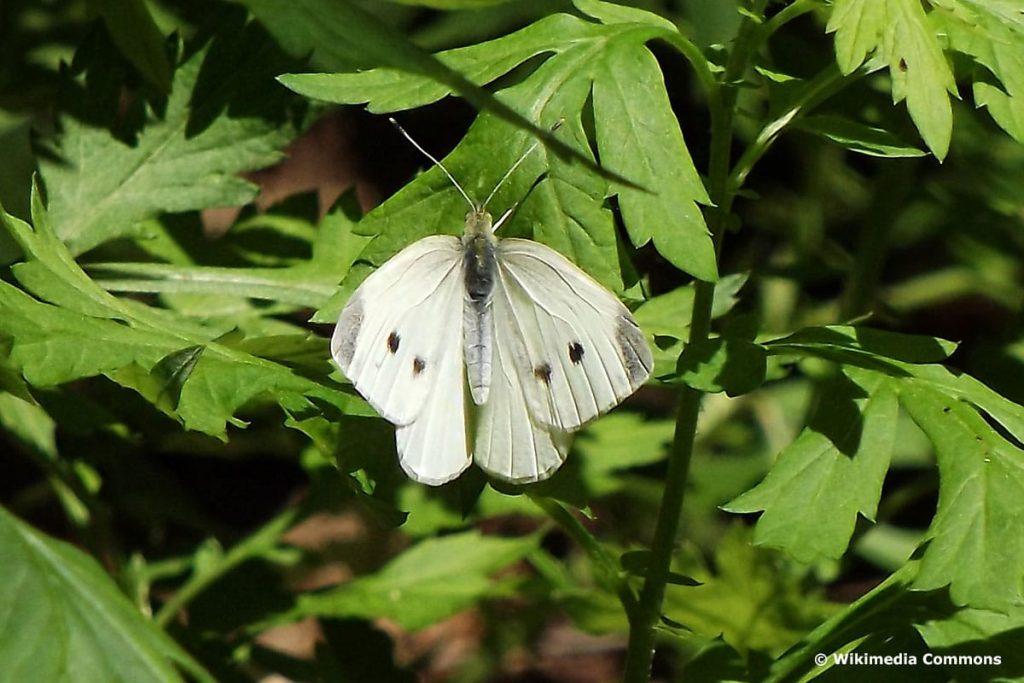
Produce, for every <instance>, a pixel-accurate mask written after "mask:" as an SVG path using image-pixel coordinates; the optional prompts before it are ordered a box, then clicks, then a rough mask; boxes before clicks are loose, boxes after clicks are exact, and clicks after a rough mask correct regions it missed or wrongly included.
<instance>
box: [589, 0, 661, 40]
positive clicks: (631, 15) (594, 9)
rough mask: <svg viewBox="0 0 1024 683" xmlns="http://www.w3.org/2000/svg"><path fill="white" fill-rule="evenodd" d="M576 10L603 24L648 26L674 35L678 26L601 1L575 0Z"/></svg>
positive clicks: (642, 11)
mask: <svg viewBox="0 0 1024 683" xmlns="http://www.w3.org/2000/svg"><path fill="white" fill-rule="evenodd" d="M572 4H573V5H574V6H575V7H576V9H578V10H579V11H580V12H583V13H584V14H586V15H587V16H589V17H593V18H594V19H597V20H599V21H600V22H601V23H603V24H647V25H649V26H655V27H657V28H660V29H664V30H666V31H671V32H673V33H675V32H677V31H678V29H677V28H676V25H675V24H673V23H672V22H671V21H669V20H668V19H666V18H664V17H662V16H659V15H657V14H655V13H654V12H648V11H647V10H643V9H639V8H637V7H626V6H623V5H618V4H615V3H614V2H602V1H601V0H573V3H572Z"/></svg>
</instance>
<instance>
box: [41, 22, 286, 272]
mask: <svg viewBox="0 0 1024 683" xmlns="http://www.w3.org/2000/svg"><path fill="white" fill-rule="evenodd" d="M225 34H226V35H228V36H230V38H223V37H222V38H218V39H216V40H214V42H213V44H211V45H207V46H205V47H203V48H202V49H199V50H197V51H194V52H190V53H188V55H189V56H188V57H187V58H186V59H185V61H184V62H183V63H182V64H181V65H180V66H179V67H178V69H177V70H176V71H175V73H174V80H173V83H172V87H171V95H170V97H169V99H168V100H167V102H166V106H165V107H163V108H162V109H161V110H160V111H159V112H157V111H154V110H152V109H147V110H146V111H144V112H140V115H141V116H144V118H145V125H144V126H143V127H142V129H141V130H140V131H139V132H138V133H137V135H134V136H133V139H132V140H131V142H130V143H129V142H125V141H124V140H122V139H119V138H116V137H114V136H113V135H112V134H111V132H110V131H109V130H107V129H106V128H98V127H95V124H91V123H88V122H86V121H85V120H81V119H79V118H74V117H73V116H72V115H71V114H70V113H68V112H65V113H63V114H62V115H61V116H60V117H59V121H60V126H61V133H60V135H59V136H58V137H57V138H56V139H55V140H54V141H53V142H54V148H55V149H54V157H52V158H51V157H49V156H45V157H42V158H41V160H40V171H41V173H42V176H43V179H44V181H45V183H46V188H47V196H48V198H49V203H50V214H51V218H52V220H53V224H54V226H55V229H56V232H57V234H58V235H59V236H60V237H61V239H63V240H64V241H66V242H67V243H68V244H69V246H70V249H71V251H72V253H75V254H77V253H82V252H84V251H87V250H89V249H91V248H92V247H95V246H96V245H98V244H101V243H103V242H106V241H108V240H111V239H115V238H118V237H123V236H126V235H131V234H135V233H136V232H137V224H138V223H139V222H140V221H142V220H144V219H146V218H149V217H151V216H154V215H156V214H157V213H160V212H180V211H189V210H195V209H203V208H207V207H212V206H238V205H240V204H244V203H246V202H248V201H250V200H251V199H252V198H253V197H255V195H256V191H257V188H256V186H255V185H254V184H252V183H251V182H249V181H247V180H245V179H244V178H242V177H241V176H240V174H241V173H242V172H244V171H250V170H254V169H258V168H262V167H264V166H268V165H270V164H272V163H274V162H275V161H278V160H280V159H281V158H282V154H281V151H280V148H281V147H282V146H283V145H284V143H285V142H287V141H288V140H289V139H290V138H291V137H292V135H293V134H294V132H293V130H292V128H291V127H290V126H289V125H287V124H286V123H284V122H283V121H282V120H281V119H282V118H283V111H284V109H283V102H284V100H285V96H286V93H284V92H280V91H279V92H275V91H274V89H273V88H272V87H268V85H269V83H268V79H269V78H270V74H272V73H278V72H280V70H281V69H283V68H285V62H284V60H282V58H281V57H280V56H275V54H274V48H273V45H272V43H271V41H270V38H269V37H268V36H267V35H266V34H264V33H263V32H262V31H261V30H260V29H259V27H258V26H256V25H254V24H250V25H248V26H245V27H242V26H239V27H238V28H237V30H236V31H234V32H232V31H225ZM243 67H244V68H243ZM107 68H108V66H107V65H105V64H103V63H98V64H93V65H92V66H91V69H92V71H102V70H104V69H107ZM102 95H103V93H102V89H101V88H100V87H99V86H96V87H92V88H91V89H90V86H87V87H86V91H85V95H84V97H85V99H86V101H87V102H88V101H90V100H96V99H99V98H101V96H102ZM75 97H79V98H81V97H83V95H81V94H80V93H76V94H75ZM197 103H202V104H201V105H198V104H197ZM114 104H115V105H116V104H117V101H116V100H115V101H114ZM139 106H140V107H142V106H144V104H143V103H142V102H139ZM97 115H98V116H102V117H104V118H105V120H106V121H109V123H110V125H113V124H114V122H115V121H116V120H117V116H118V115H119V113H118V111H117V109H116V107H111V106H106V107H104V108H103V110H102V111H101V112H99V113H98V114H97Z"/></svg>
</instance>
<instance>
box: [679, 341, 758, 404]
mask: <svg viewBox="0 0 1024 683" xmlns="http://www.w3.org/2000/svg"><path fill="white" fill-rule="evenodd" d="M767 369H768V363H767V353H766V352H765V349H764V347H763V346H761V345H760V344H755V343H753V342H750V341H747V340H745V339H734V338H731V337H716V338H714V339H705V340H703V341H700V342H697V343H691V344H687V345H686V347H685V348H684V349H683V353H682V354H681V355H680V356H679V362H678V363H677V364H676V376H675V378H674V379H675V380H677V381H680V382H683V383H684V384H687V385H689V386H691V387H693V388H694V389H697V390H698V391H705V392H711V393H715V392H719V391H724V392H725V393H726V394H728V395H729V396H739V395H741V394H746V393H748V392H750V391H753V390H754V389H756V388H757V387H759V386H761V383H762V382H764V376H765V372H766V371H767Z"/></svg>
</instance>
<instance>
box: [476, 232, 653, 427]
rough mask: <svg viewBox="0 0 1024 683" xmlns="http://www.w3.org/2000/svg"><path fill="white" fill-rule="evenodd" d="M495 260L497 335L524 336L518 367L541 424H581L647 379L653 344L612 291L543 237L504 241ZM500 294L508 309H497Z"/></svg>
mask: <svg viewBox="0 0 1024 683" xmlns="http://www.w3.org/2000/svg"><path fill="white" fill-rule="evenodd" d="M497 260H498V266H499V268H498V271H499V280H500V285H501V286H500V288H496V290H495V299H496V302H495V306H496V308H495V333H494V334H495V337H496V338H498V339H502V338H505V337H516V338H519V339H521V340H522V346H523V349H524V353H525V355H526V357H525V358H524V359H521V360H520V361H519V362H517V370H518V372H519V375H520V378H521V384H522V390H523V392H524V398H525V401H526V403H527V404H528V405H529V406H530V410H531V413H532V415H533V417H534V418H535V419H536V420H537V421H538V422H539V423H540V424H542V425H545V426H547V427H549V428H553V429H555V430H561V431H573V430H576V429H578V428H579V427H581V426H582V425H584V424H586V423H587V422H589V421H590V420H592V419H594V418H595V417H597V416H598V415H600V414H601V413H603V412H605V411H607V410H609V409H610V408H612V407H613V406H615V405H617V404H618V403H620V402H621V401H622V400H623V399H625V398H626V397H627V396H629V395H630V394H632V393H633V392H634V391H636V389H637V388H639V387H640V385H642V384H643V383H644V382H645V381H646V380H647V378H648V377H649V376H650V372H651V367H652V365H653V361H652V357H651V351H650V348H649V347H648V346H647V343H646V341H645V340H644V338H643V335H642V333H641V332H640V330H639V328H638V327H637V325H636V322H635V321H634V320H633V317H632V315H631V314H630V313H629V310H628V309H627V308H626V307H625V306H623V305H622V303H621V302H620V301H619V300H618V299H617V298H616V297H615V296H614V295H613V294H612V293H611V292H609V291H608V290H607V289H605V288H604V287H602V286H601V285H599V284H597V283H596V282H595V281H594V280H593V279H591V277H590V276H589V275H587V274H586V273H584V272H583V271H582V270H580V269H579V268H578V267H576V266H575V265H574V264H572V263H571V262H570V261H569V260H568V259H566V258H565V257H564V256H562V255H561V254H559V253H558V252H556V251H554V250H552V249H550V248H548V247H546V246H544V245H542V244H539V243H537V242H530V241H527V240H519V239H505V240H501V241H499V243H498V246H497ZM499 290H500V291H499ZM499 293H500V294H503V295H504V299H505V301H506V303H505V304H504V305H505V306H506V307H507V309H508V311H509V314H508V315H498V314H497V298H498V296H499Z"/></svg>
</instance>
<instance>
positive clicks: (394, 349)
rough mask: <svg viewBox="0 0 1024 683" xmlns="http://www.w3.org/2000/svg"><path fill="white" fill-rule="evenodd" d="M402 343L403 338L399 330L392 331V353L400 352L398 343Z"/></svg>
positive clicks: (390, 346)
mask: <svg viewBox="0 0 1024 683" xmlns="http://www.w3.org/2000/svg"><path fill="white" fill-rule="evenodd" d="M401 343H402V338H401V337H399V336H398V333H397V332H392V333H391V334H389V335H388V351H390V352H391V353H392V354H395V353H398V345H399V344H401Z"/></svg>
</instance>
